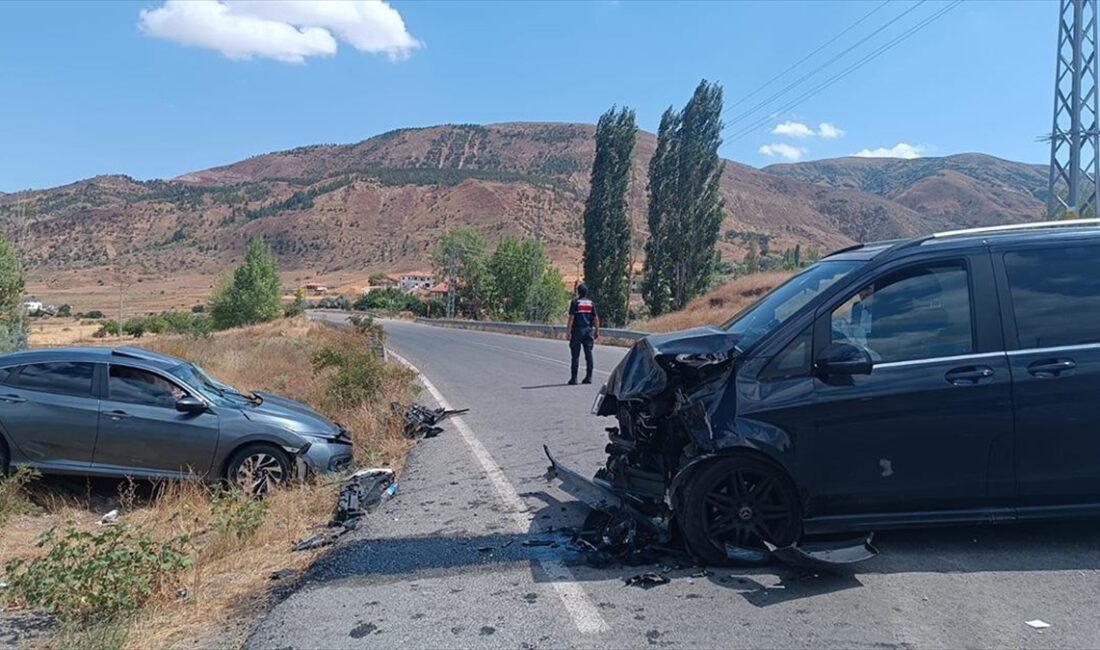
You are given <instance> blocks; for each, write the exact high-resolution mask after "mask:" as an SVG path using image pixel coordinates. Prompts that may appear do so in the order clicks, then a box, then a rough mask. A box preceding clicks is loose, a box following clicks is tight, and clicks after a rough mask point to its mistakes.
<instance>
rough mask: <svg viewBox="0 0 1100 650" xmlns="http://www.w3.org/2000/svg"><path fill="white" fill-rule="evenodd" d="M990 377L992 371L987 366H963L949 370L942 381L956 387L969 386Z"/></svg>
mask: <svg viewBox="0 0 1100 650" xmlns="http://www.w3.org/2000/svg"><path fill="white" fill-rule="evenodd" d="M992 376H993V369H992V368H990V367H989V366H964V367H962V368H955V369H954V370H949V371H948V372H947V374H946V375H944V379H946V380H947V381H948V382H950V383H952V384H954V385H956V386H969V385H971V384H976V383H978V382H979V381H981V380H983V379H989V378H990V377H992Z"/></svg>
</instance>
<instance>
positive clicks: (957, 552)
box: [309, 492, 1100, 607]
mask: <svg viewBox="0 0 1100 650" xmlns="http://www.w3.org/2000/svg"><path fill="white" fill-rule="evenodd" d="M524 497H526V498H527V499H528V503H531V500H532V499H538V500H540V501H542V502H543V504H544V505H543V506H542V507H540V508H539V509H537V510H535V511H533V512H532V513H531V514H532V522H533V523H532V526H531V528H530V529H529V530H528V531H526V532H524V533H519V534H508V533H489V534H474V535H466V534H461V533H459V534H455V533H454V532H452V531H447V530H442V529H441V530H439V531H436V532H435V533H433V534H429V535H424V536H417V537H386V536H385V535H384V534H383V535H381V536H372V535H370V532H369V531H370V526H371V523H372V522H371V519H370V518H369V517H368V519H367V526H368V528H367V531H366V532H365V533H362V534H361V536H360V537H358V538H356V539H352V540H348V541H347V542H345V543H342V544H340V545H339V546H338V547H336V549H335V550H334V552H332V553H329V554H327V555H326V556H325V557H324V558H322V559H321V560H320V561H319V562H318V564H317V565H316V566H315V567H314V570H313V571H311V575H310V577H309V582H311V583H324V582H332V581H343V580H348V579H363V578H373V579H375V580H378V581H379V582H384V583H389V582H394V583H396V582H402V581H406V580H409V579H411V578H416V579H423V578H430V577H442V576H450V575H461V574H468V573H474V572H483V571H486V570H490V571H491V570H493V568H494V567H500V568H501V569H502V570H513V569H516V568H521V567H528V569H527V570H529V571H530V572H531V575H532V579H533V580H534V581H535V582H537V583H549V582H553V581H555V580H560V579H561V578H560V577H557V578H555V577H553V576H550V575H548V574H547V572H546V571H544V570H543V568H542V564H541V561H543V560H547V559H551V560H556V561H560V562H562V563H563V564H565V565H566V566H568V567H569V568H570V573H571V577H570V578H569V579H572V580H576V581H577V582H581V583H585V582H606V581H619V582H620V584H621V583H623V582H625V580H626V579H628V578H630V577H631V576H635V575H638V574H641V573H651V572H657V573H662V574H664V575H666V576H668V577H669V578H671V580H672V581H673V582H674V583H676V582H687V581H690V582H691V583H692V584H694V583H695V582H699V581H709V582H710V583H713V584H715V585H716V586H720V587H723V588H726V589H730V590H731V591H733V592H736V593H737V594H739V595H740V596H741V597H742V598H744V599H745V601H746V602H748V603H750V604H752V605H754V606H757V607H768V606H772V605H777V604H780V603H784V602H790V601H796V600H801V599H805V598H812V597H815V596H819V595H823V594H829V593H835V592H839V591H844V590H848V589H857V588H863V587H864V584H863V582H862V581H861V580H860V577H861V576H864V575H871V574H900V573H918V574H934V573H941V574H966V573H988V572H1021V571H1064V570H1095V569H1100V528H1098V527H1097V526H1096V525H1095V522H1093V523H1088V522H1065V523H1044V524H1038V525H1023V524H1008V525H999V526H966V527H956V528H935V529H916V530H903V531H889V532H885V533H882V534H880V535H877V536H876V538H875V544H876V546H877V547H878V548H879V550H880V555H879V556H878V557H876V558H874V559H871V560H869V561H867V562H864V563H861V564H858V565H856V566H854V567H852V568H851V570H847V571H838V572H833V573H830V572H827V571H822V570H819V569H812V570H807V569H801V568H795V567H790V566H785V565H782V564H779V563H775V564H771V565H768V566H765V567H711V568H707V569H706V570H705V571H704V569H703V567H700V566H696V565H694V563H693V562H692V561H691V559H690V558H688V557H687V556H685V555H680V556H669V557H667V558H661V559H660V560H659V561H657V562H655V563H651V564H643V565H638V566H623V565H619V566H612V567H600V568H597V567H592V566H588V565H587V564H586V563H585V557H586V556H585V555H584V553H582V552H581V551H579V550H578V549H576V548H574V547H573V546H572V545H571V544H570V543H569V540H570V538H571V533H570V531H569V530H568V528H569V527H579V526H581V525H582V523H583V520H584V516H583V514H582V513H584V512H585V508H583V507H581V506H580V504H578V503H576V502H573V501H570V502H559V501H557V500H555V499H554V498H553V497H552V496H550V495H549V494H546V493H544V492H535V493H528V494H525V495H524ZM405 516H415V514H414V513H411V512H407V511H406V514H405Z"/></svg>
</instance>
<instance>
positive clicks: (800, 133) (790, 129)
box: [772, 122, 814, 138]
mask: <svg viewBox="0 0 1100 650" xmlns="http://www.w3.org/2000/svg"><path fill="white" fill-rule="evenodd" d="M772 133H773V134H775V135H786V136H790V137H792V138H809V137H811V136H813V134H814V130H813V129H811V128H810V127H808V126H806V125H805V124H803V123H802V122H783V123H782V124H776V125H775V128H774V129H772Z"/></svg>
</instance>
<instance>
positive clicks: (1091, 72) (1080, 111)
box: [1047, 0, 1100, 219]
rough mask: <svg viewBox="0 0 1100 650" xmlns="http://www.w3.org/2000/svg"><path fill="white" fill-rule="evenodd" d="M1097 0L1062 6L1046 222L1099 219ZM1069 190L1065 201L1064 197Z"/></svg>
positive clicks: (1071, 0)
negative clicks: (1061, 218) (1059, 218)
mask: <svg viewBox="0 0 1100 650" xmlns="http://www.w3.org/2000/svg"><path fill="white" fill-rule="evenodd" d="M1096 19H1097V16H1096V0H1061V7H1060V9H1059V13H1058V52H1057V68H1056V71H1055V75H1054V122H1053V126H1052V128H1051V132H1050V183H1049V184H1048V186H1047V191H1048V199H1047V217H1048V218H1054V217H1057V216H1058V215H1059V214H1060V213H1063V212H1064V216H1065V218H1066V219H1075V218H1077V217H1079V216H1081V214H1082V213H1088V216H1091V217H1100V204H1098V202H1097V191H1096V189H1097V188H1096V179H1097V178H1098V177H1100V124H1098V121H1097V120H1098V113H1100V110H1098V103H1097V99H1098V98H1097V93H1098V92H1100V88H1098V77H1097V24H1096V23H1097V20H1096ZM1063 189H1064V190H1065V191H1066V194H1065V198H1064V199H1063V198H1062V196H1060V195H1059V192H1060V191H1061V190H1063Z"/></svg>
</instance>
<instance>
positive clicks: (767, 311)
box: [722, 261, 863, 350]
mask: <svg viewBox="0 0 1100 650" xmlns="http://www.w3.org/2000/svg"><path fill="white" fill-rule="evenodd" d="M861 264H863V263H862V262H855V261H844V262H841V261H825V262H818V263H817V264H814V265H813V266H811V267H809V268H807V269H806V270H805V271H802V272H801V273H799V274H798V275H796V276H794V277H793V278H791V279H790V280H787V281H786V282H784V283H783V284H781V285H779V286H778V287H776V288H775V289H773V290H772V291H771V292H769V293H768V294H767V295H765V296H764V297H763V298H761V299H760V300H758V301H757V302H755V303H753V304H752V305H751V306H749V307H748V308H747V309H745V310H744V311H742V312H741V313H739V314H737V315H736V316H734V317H733V318H731V319H730V320H729V321H727V322H726V323H725V324H723V325H722V329H724V330H726V331H727V332H731V333H734V334H741V335H742V338H741V340H740V341H739V342H738V344H737V347H739V348H741V349H742V350H746V349H748V348H749V347H751V346H752V344H754V343H756V342H757V341H758V340H760V339H761V338H762V337H764V336H765V335H767V334H769V333H770V332H772V331H774V330H775V329H776V328H777V327H779V326H780V325H782V324H783V323H785V322H787V319H789V318H790V317H791V316H794V315H795V313H796V312H798V310H799V309H801V308H802V306H803V305H805V304H806V303H808V302H810V301H811V300H813V299H814V297H816V296H817V295H818V294H820V293H821V292H822V291H824V290H825V289H827V288H828V287H829V286H830V285H832V284H833V283H834V282H836V281H837V280H839V279H841V278H842V277H844V276H845V275H847V274H848V273H849V272H851V271H852V269H855V268H856V267H858V266H860V265H861Z"/></svg>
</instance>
